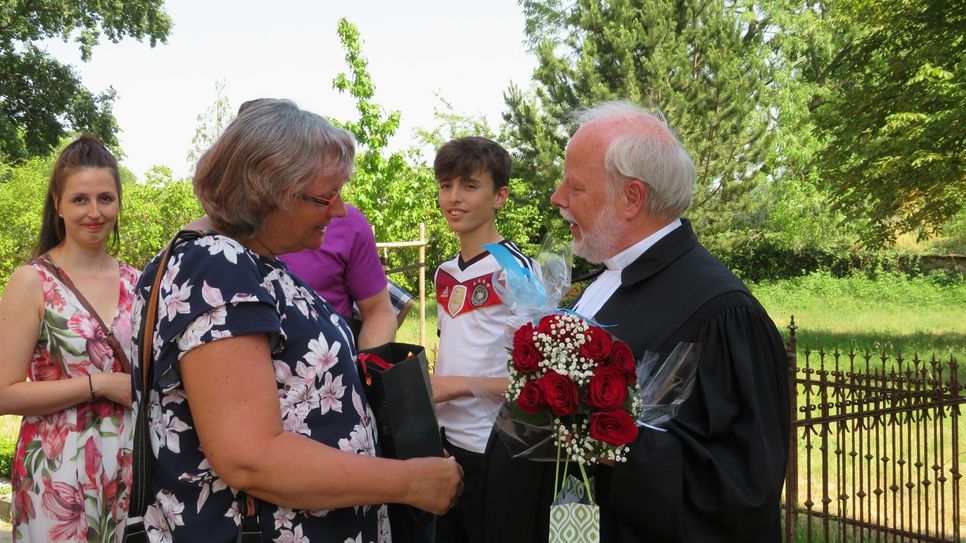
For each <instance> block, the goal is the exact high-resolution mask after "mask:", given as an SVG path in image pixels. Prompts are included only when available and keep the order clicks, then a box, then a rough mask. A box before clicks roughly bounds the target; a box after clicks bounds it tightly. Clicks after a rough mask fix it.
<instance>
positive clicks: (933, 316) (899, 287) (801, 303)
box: [397, 273, 966, 366]
mask: <svg viewBox="0 0 966 543" xmlns="http://www.w3.org/2000/svg"><path fill="white" fill-rule="evenodd" d="M748 286H749V288H750V289H751V290H752V292H753V293H754V295H755V296H756V297H757V298H758V299H759V300H760V301H761V303H762V305H764V306H765V309H766V310H767V311H768V314H769V315H771V317H772V319H773V320H774V321H775V324H776V325H777V326H778V328H779V330H780V331H781V332H782V335H783V336H784V337H785V338H786V339H787V337H788V324H789V320H790V317H791V315H794V316H795V324H796V326H798V330H797V331H796V336H797V338H798V345H799V347H800V348H801V349H804V348H810V349H812V350H813V351H817V350H819V349H824V350H826V351H830V352H831V351H833V350H835V349H838V350H840V351H842V352H848V351H849V350H850V349H854V350H855V351H856V352H858V353H863V352H865V351H869V352H870V353H873V354H881V353H882V352H886V353H887V354H888V355H889V356H890V357H895V356H896V355H897V354H902V355H903V357H904V358H911V357H912V355H913V354H915V353H919V355H920V356H921V357H923V356H926V357H928V356H930V355H932V354H935V355H936V356H937V357H940V358H941V359H943V360H948V359H949V357H950V356H954V357H956V360H957V362H958V363H959V364H960V365H961V366H966V318H964V315H966V278H963V277H962V276H960V277H953V276H948V275H943V274H937V275H931V276H926V277H914V278H909V277H907V276H904V275H901V274H880V275H879V276H878V277H877V278H876V279H875V280H872V279H869V278H868V277H866V276H865V275H862V274H856V275H853V276H851V277H846V278H835V277H831V276H829V275H827V274H822V273H816V274H812V275H809V276H805V277H798V278H795V279H786V280H782V281H771V282H764V283H759V284H750V285H748ZM418 338H419V326H418V308H413V310H412V311H411V312H410V314H409V317H408V318H407V319H406V322H405V323H404V324H403V326H402V328H400V330H399V333H398V334H397V339H398V340H399V341H405V342H409V343H418V342H419V339H418ZM436 345H438V339H437V337H436V301H435V299H433V298H432V297H428V298H427V304H426V351H427V354H428V355H429V356H430V359H433V358H434V356H433V355H434V350H433V349H434V348H435V346H436Z"/></svg>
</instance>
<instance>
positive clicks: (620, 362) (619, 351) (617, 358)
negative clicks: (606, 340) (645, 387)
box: [610, 341, 637, 385]
mask: <svg viewBox="0 0 966 543" xmlns="http://www.w3.org/2000/svg"><path fill="white" fill-rule="evenodd" d="M610 363H611V365H613V366H615V367H616V368H617V369H619V370H620V372H621V375H623V376H624V382H625V383H627V384H628V385H633V384H634V383H635V382H637V363H636V362H635V361H634V353H632V352H631V348H630V347H628V346H627V344H626V343H624V342H623V341H615V342H614V345H613V346H612V347H611V350H610Z"/></svg>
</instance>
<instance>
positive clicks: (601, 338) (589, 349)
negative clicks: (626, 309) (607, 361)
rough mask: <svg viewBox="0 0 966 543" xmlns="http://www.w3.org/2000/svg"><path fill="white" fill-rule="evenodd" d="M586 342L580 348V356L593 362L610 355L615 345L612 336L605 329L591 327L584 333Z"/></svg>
mask: <svg viewBox="0 0 966 543" xmlns="http://www.w3.org/2000/svg"><path fill="white" fill-rule="evenodd" d="M584 337H585V338H586V340H585V341H584V344H583V345H581V346H580V355H581V356H583V357H585V358H589V359H591V360H603V359H604V358H605V357H606V356H607V355H608V354H609V353H610V349H611V345H612V344H613V343H614V340H613V338H612V337H611V335H610V334H609V333H607V332H605V331H604V329H603V328H600V327H597V326H591V327H590V328H588V329H587V331H586V332H584Z"/></svg>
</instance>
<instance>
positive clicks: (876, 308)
mask: <svg viewBox="0 0 966 543" xmlns="http://www.w3.org/2000/svg"><path fill="white" fill-rule="evenodd" d="M749 288H751V290H752V292H753V293H754V294H755V296H756V297H757V298H758V299H759V300H760V301H761V303H762V305H764V306H765V309H766V310H767V311H768V313H769V315H771V317H772V319H773V320H774V321H775V323H776V325H777V326H778V327H779V329H780V330H781V331H782V334H783V335H784V336H785V337H786V338H787V336H788V324H789V319H790V316H791V315H794V316H795V324H796V326H797V327H798V330H797V332H796V335H797V337H798V345H799V347H800V348H806V347H807V348H810V349H812V350H818V349H824V350H826V351H833V350H835V349H838V350H840V351H844V352H848V351H849V350H850V349H854V350H855V351H856V352H859V353H862V352H865V351H869V352H870V353H873V354H881V353H882V352H885V353H887V354H888V355H890V356H892V357H894V356H896V355H898V354H902V355H903V357H905V358H911V357H912V356H913V355H914V354H916V353H918V354H919V355H920V357H924V356H925V357H928V356H931V355H932V354H935V355H936V356H937V357H939V358H941V359H942V360H948V359H949V357H950V356H954V357H956V360H957V362H959V363H961V364H966V319H964V318H963V316H964V315H966V280H964V279H963V278H962V277H961V276H960V277H958V278H957V277H951V276H948V275H942V274H937V275H932V276H926V277H914V278H909V277H906V276H904V275H900V274H881V275H879V276H878V277H877V278H876V279H875V280H872V279H869V278H868V277H866V276H865V275H862V274H856V275H853V276H851V277H846V278H833V277H830V276H828V275H826V274H822V273H816V274H812V275H809V276H805V277H799V278H795V279H789V280H783V281H774V282H765V283H760V284H752V285H749Z"/></svg>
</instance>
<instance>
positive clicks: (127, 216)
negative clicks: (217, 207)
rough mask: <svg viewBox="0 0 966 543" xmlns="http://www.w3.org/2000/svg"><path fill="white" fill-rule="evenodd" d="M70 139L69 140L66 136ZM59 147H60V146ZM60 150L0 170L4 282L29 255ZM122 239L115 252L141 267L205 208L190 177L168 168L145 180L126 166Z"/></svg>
mask: <svg viewBox="0 0 966 543" xmlns="http://www.w3.org/2000/svg"><path fill="white" fill-rule="evenodd" d="M65 143H66V142H65ZM57 152H59V149H58V150H57ZM55 157H56V153H54V154H53V155H51V156H49V157H45V158H36V159H31V160H28V161H26V162H24V163H22V164H20V165H18V166H15V167H11V166H3V171H2V172H0V178H2V179H4V181H2V182H0V224H3V225H4V235H3V236H2V237H0V288H2V287H5V286H6V284H7V280H8V279H9V278H10V274H12V273H13V271H14V270H15V269H16V268H17V267H19V266H21V265H23V264H25V263H26V262H28V261H29V260H30V256H31V254H32V253H33V249H34V245H35V244H36V242H37V236H38V234H39V231H40V215H41V212H42V210H43V205H44V198H46V195H47V183H48V181H49V176H50V170H51V168H52V166H53V160H54V158H55ZM121 179H122V191H123V192H122V208H121V217H120V231H121V243H120V249H119V252H118V254H117V257H118V258H119V259H121V260H123V261H124V262H127V263H128V264H131V265H132V266H134V267H136V268H138V269H141V268H143V267H144V265H145V264H147V262H148V261H149V260H150V259H151V258H152V257H153V256H154V255H155V253H157V252H158V251H159V250H160V249H161V248H162V247H164V245H165V244H166V243H167V241H168V240H169V239H171V237H172V236H173V235H174V234H175V233H176V232H177V231H178V229H179V228H180V227H181V226H182V225H184V224H186V223H187V222H190V221H191V220H193V219H195V218H197V217H198V216H200V215H201V214H202V210H201V206H200V204H199V203H198V201H197V200H196V199H195V197H194V193H193V192H192V188H191V183H190V182H189V181H187V180H178V179H174V178H173V177H172V176H171V171H170V170H169V169H167V168H160V167H159V168H155V169H153V170H151V171H150V172H148V174H147V176H146V179H145V181H144V182H136V181H130V179H133V176H132V175H131V174H130V172H129V171H127V170H123V169H122V175H121Z"/></svg>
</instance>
